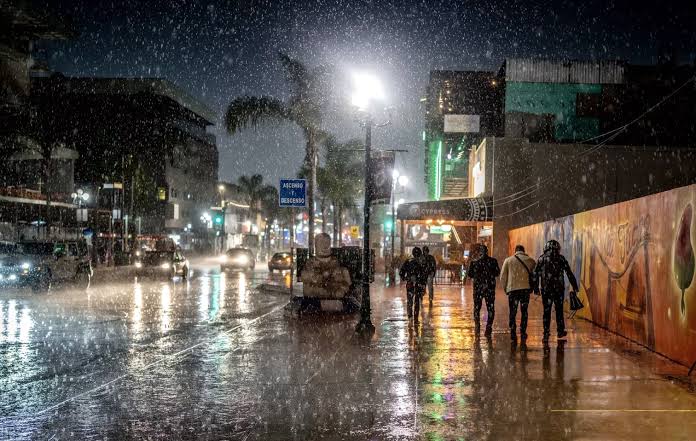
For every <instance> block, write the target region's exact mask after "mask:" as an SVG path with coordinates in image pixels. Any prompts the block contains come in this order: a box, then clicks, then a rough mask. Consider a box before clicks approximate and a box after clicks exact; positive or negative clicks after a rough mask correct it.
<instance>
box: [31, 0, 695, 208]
mask: <svg viewBox="0 0 696 441" xmlns="http://www.w3.org/2000/svg"><path fill="white" fill-rule="evenodd" d="M44 1H46V0H44ZM690 3H693V2H687V1H684V2H676V1H674V2H670V1H653V2H644V3H643V2H632V1H601V0H600V1H595V0H592V1H582V0H578V1H564V2H560V1H559V2H551V1H547V2H522V1H514V2H499V1H409V0H404V1H398V0H393V1H387V0H373V1H362V0H352V1H341V0H325V1H311V2H310V1H288V0H277V1H274V0H268V1H267V0H249V1H244V0H238V1H232V0H228V1H160V0H155V1H148V2H137V1H128V0H113V1H105V0H80V1H62V2H58V1H54V0H50V1H48V3H47V4H48V7H49V8H50V9H51V10H53V11H56V12H58V13H60V14H63V15H66V16H69V17H70V18H71V20H72V21H73V22H74V24H75V27H76V29H77V31H78V33H79V35H78V36H77V37H76V38H75V39H73V40H70V41H66V42H56V43H53V42H52V43H48V44H45V43H44V44H42V45H41V46H40V48H39V57H40V58H44V59H46V60H47V61H48V62H49V65H50V67H51V68H52V69H54V70H56V71H58V72H63V73H65V74H66V75H94V76H136V77H137V76H147V77H152V76H156V77H163V78H166V79H168V80H170V81H172V82H174V83H175V84H177V85H178V86H180V87H182V88H183V89H185V90H186V91H188V92H189V93H191V94H192V95H194V96H197V97H199V98H200V99H201V100H203V101H204V102H206V103H207V104H208V106H209V107H211V108H212V109H213V110H214V111H215V112H217V113H218V115H219V120H218V121H219V124H218V125H217V126H216V127H215V128H214V131H215V133H216V134H217V137H218V148H219V150H220V178H221V179H226V180H232V179H234V178H236V177H237V176H239V175H241V174H250V173H255V172H260V173H262V174H263V175H264V176H265V177H266V179H267V180H268V181H270V182H271V183H277V179H278V178H280V177H282V176H293V175H294V174H295V173H296V170H297V169H298V168H299V166H300V164H301V162H302V158H303V152H304V142H303V139H302V137H301V134H300V132H299V130H297V129H296V128H295V127H293V126H292V125H289V124H281V125H278V126H270V127H266V128H260V129H258V130H250V131H248V132H245V133H243V134H240V135H236V136H234V137H230V136H228V135H226V134H225V132H224V130H223V128H222V125H221V122H222V119H223V118H222V117H223V115H224V111H225V109H226V106H227V104H228V103H229V102H230V100H232V99H233V98H234V97H237V96H240V95H246V94H249V95H260V94H265V95H273V96H277V97H281V98H282V97H285V96H286V93H287V83H286V82H285V77H284V74H283V70H282V67H281V65H280V63H279V62H278V57H277V53H278V51H284V52H287V53H289V54H290V55H292V56H294V57H297V58H300V59H302V60H303V61H305V62H306V63H308V64H309V65H317V64H327V65H331V66H333V71H334V72H335V74H336V81H335V83H334V84H335V85H336V87H335V90H334V91H333V93H334V96H335V99H334V100H333V102H334V103H336V105H335V106H334V107H333V108H332V109H329V110H328V111H327V122H326V125H327V128H328V129H330V130H332V131H333V132H335V133H336V134H337V135H338V137H339V138H340V139H344V140H347V139H349V138H352V137H361V136H362V133H361V131H360V128H359V127H358V126H357V124H355V123H354V122H353V121H352V119H351V117H350V112H349V111H348V107H347V105H348V101H349V96H348V93H349V90H348V87H347V86H346V84H345V83H344V82H343V80H344V78H345V77H346V76H347V75H348V73H349V72H351V71H354V70H356V69H358V70H368V71H371V72H374V73H377V74H379V76H380V77H381V78H382V81H383V82H384V83H385V87H386V92H387V99H388V104H389V105H391V106H394V108H395V110H394V114H393V124H392V125H391V126H389V127H385V128H382V129H378V130H377V131H376V133H375V144H376V145H377V146H378V147H382V148H406V149H409V150H410V153H409V154H407V155H402V156H401V157H400V158H399V159H397V165H398V166H400V168H405V169H407V170H408V171H407V173H408V174H409V175H410V176H411V177H413V179H412V181H413V184H414V187H413V189H412V191H411V193H410V195H409V199H418V198H422V197H424V195H425V187H424V184H423V151H422V150H423V148H422V143H421V141H420V136H421V130H422V128H423V113H424V111H423V108H422V104H421V103H420V102H419V98H420V97H421V96H423V95H424V90H425V86H426V84H427V80H428V72H429V71H430V70H432V69H461V70H464V69H498V68H499V67H500V65H501V64H502V62H503V59H504V58H506V57H514V56H539V57H547V58H561V57H562V58H566V57H568V58H575V59H588V58H612V59H615V58H619V59H623V60H627V61H630V62H636V63H645V64H647V63H654V62H656V60H657V54H658V48H660V47H668V48H672V49H675V50H677V51H678V55H679V57H680V59H681V61H683V62H693V61H694V60H695V59H696V49H695V48H696V13H695V12H694V6H687V5H688V4H690ZM343 103H345V104H343ZM649 104H651V103H646V106H648V105H649Z"/></svg>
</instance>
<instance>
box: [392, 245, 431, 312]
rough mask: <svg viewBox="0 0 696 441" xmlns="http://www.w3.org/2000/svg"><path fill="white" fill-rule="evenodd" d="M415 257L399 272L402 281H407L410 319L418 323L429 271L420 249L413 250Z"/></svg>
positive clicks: (407, 302)
mask: <svg viewBox="0 0 696 441" xmlns="http://www.w3.org/2000/svg"><path fill="white" fill-rule="evenodd" d="M412 253H413V257H412V258H410V259H409V260H407V261H406V262H405V263H404V264H403V265H402V266H401V270H400V271H399V277H401V280H404V281H406V309H407V311H408V318H409V319H410V318H411V317H412V316H413V317H414V319H413V321H414V322H415V323H418V314H419V313H420V307H421V302H422V301H423V294H424V293H425V284H426V283H427V281H428V269H427V266H426V264H425V260H424V259H423V252H422V251H421V249H420V248H418V247H415V248H413V251H412Z"/></svg>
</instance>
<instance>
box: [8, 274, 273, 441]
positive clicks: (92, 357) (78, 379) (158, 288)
mask: <svg viewBox="0 0 696 441" xmlns="http://www.w3.org/2000/svg"><path fill="white" fill-rule="evenodd" d="M267 277H268V276H267V272H264V271H262V270H258V269H257V270H256V271H254V273H247V274H244V273H235V272H228V273H220V271H219V269H218V268H217V267H216V266H215V265H214V264H213V263H208V262H202V263H199V264H198V265H194V269H193V275H192V277H191V279H190V280H189V281H188V282H186V281H182V280H178V279H175V280H174V281H171V282H169V281H166V280H164V279H157V278H152V279H150V278H146V279H144V280H142V281H138V282H136V281H135V278H134V277H133V275H132V273H131V272H129V271H127V270H124V269H118V270H116V271H114V272H113V273H109V272H100V273H98V274H96V277H95V280H94V283H93V284H92V286H91V287H90V288H89V289H88V290H87V292H84V291H81V290H76V289H74V288H73V287H70V286H65V287H58V288H56V289H54V290H52V292H50V293H49V294H45V295H36V294H33V293H32V292H31V291H30V290H9V289H5V290H3V292H2V294H1V295H0V438H3V439H21V438H27V439H29V438H31V439H48V438H51V437H54V439H62V438H74V439H86V438H89V437H92V436H99V437H100V438H102V437H103V436H107V437H108V438H111V439H113V438H115V439H122V438H129V437H140V436H154V437H161V438H163V439H164V438H169V437H172V436H175V437H179V435H182V436H185V434H193V433H205V431H206V429H205V428H206V427H210V428H212V429H213V430H214V428H215V425H216V422H215V421H216V418H217V417H221V416H222V414H221V412H219V411H221V410H222V409H221V408H222V407H224V405H217V404H216V403H215V401H217V400H220V401H221V402H223V401H228V400H234V401H237V400H239V399H240V398H241V396H240V395H239V394H240V393H241V392H242V391H236V393H231V391H230V390H224V389H222V388H221V387H220V386H221V384H224V383H225V382H228V384H227V385H228V387H229V382H230V381H231V382H235V381H236V380H237V379H238V378H241V377H242V375H241V374H239V373H237V374H235V373H233V372H229V370H228V369H227V368H226V366H225V364H226V361H227V360H229V358H230V357H234V356H235V355H236V354H239V353H242V352H243V351H245V350H249V349H250V348H251V347H253V345H254V344H258V342H259V340H260V339H261V338H263V336H260V335H257V333H256V332H254V331H255V329H254V326H253V325H254V323H255V322H257V321H258V320H260V319H263V318H264V317H267V316H269V314H271V313H273V312H279V310H280V309H281V308H282V306H284V305H285V304H286V303H287V298H286V297H274V296H268V295H258V294H257V293H256V292H255V291H254V290H253V287H254V286H256V285H257V284H258V283H260V282H261V281H263V280H266V278H267ZM274 334H276V333H274ZM228 394H229V395H228ZM209 399H210V400H212V401H208V400H209ZM200 401H202V402H205V403H206V405H205V406H197V405H196V403H197V402H200ZM173 403H178V404H179V406H181V408H180V409H177V410H176V411H174V412H173V413H172V414H169V411H172V410H174V409H173V408H172V404H173ZM168 414H169V416H170V417H172V418H173V419H172V420H169V421H160V420H159V418H160V417H162V416H165V415H168ZM138 415H139V416H140V417H138ZM145 415H149V416H150V417H151V418H142V417H143V416H145ZM138 420H140V421H138Z"/></svg>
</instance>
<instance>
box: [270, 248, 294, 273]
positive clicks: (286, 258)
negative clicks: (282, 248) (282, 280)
mask: <svg viewBox="0 0 696 441" xmlns="http://www.w3.org/2000/svg"><path fill="white" fill-rule="evenodd" d="M291 269H292V255H291V254H290V253H289V252H282V253H275V254H274V255H273V256H271V259H270V260H269V261H268V271H270V272H273V271H275V270H278V271H290V270H291Z"/></svg>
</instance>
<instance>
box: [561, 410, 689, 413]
mask: <svg viewBox="0 0 696 441" xmlns="http://www.w3.org/2000/svg"><path fill="white" fill-rule="evenodd" d="M551 412H575V413H596V412H682V413H683V412H696V409H551Z"/></svg>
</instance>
